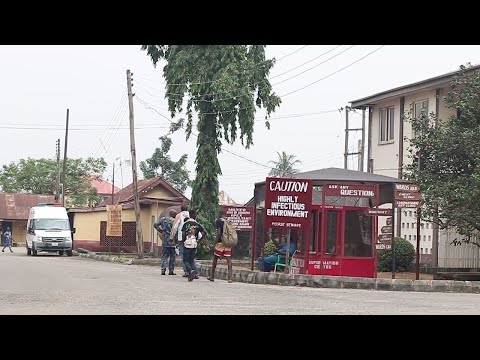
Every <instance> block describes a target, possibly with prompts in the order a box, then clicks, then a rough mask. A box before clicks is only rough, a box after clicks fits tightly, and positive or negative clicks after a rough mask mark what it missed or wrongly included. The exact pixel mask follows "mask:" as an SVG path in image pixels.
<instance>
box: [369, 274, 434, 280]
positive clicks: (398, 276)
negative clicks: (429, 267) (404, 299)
mask: <svg viewBox="0 0 480 360" xmlns="http://www.w3.org/2000/svg"><path fill="white" fill-rule="evenodd" d="M377 277H378V278H379V279H391V278H392V273H391V272H379V273H377ZM395 279H405V280H416V274H415V273H414V272H401V273H395ZM420 280H433V275H432V274H420Z"/></svg>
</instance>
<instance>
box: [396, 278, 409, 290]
mask: <svg viewBox="0 0 480 360" xmlns="http://www.w3.org/2000/svg"><path fill="white" fill-rule="evenodd" d="M391 281H392V290H395V291H413V280H407V279H392V280H391Z"/></svg>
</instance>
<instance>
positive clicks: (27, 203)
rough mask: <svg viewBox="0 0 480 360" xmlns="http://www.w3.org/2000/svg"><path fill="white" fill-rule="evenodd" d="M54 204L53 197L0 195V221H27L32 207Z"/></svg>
mask: <svg viewBox="0 0 480 360" xmlns="http://www.w3.org/2000/svg"><path fill="white" fill-rule="evenodd" d="M42 202H43V203H45V202H46V203H50V202H55V197H54V196H53V195H37V194H9V193H0V219H2V220H28V214H29V212H30V208H31V207H32V206H36V205H38V203H42Z"/></svg>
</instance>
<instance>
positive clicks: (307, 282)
mask: <svg viewBox="0 0 480 360" xmlns="http://www.w3.org/2000/svg"><path fill="white" fill-rule="evenodd" d="M74 255H75V256H79V257H84V258H89V259H93V260H98V261H106V262H112V263H120V264H124V265H149V266H159V264H160V259H125V258H121V257H118V256H108V255H97V254H95V253H92V252H90V251H87V252H84V251H82V252H75V253H74ZM199 271H200V275H202V276H210V275H211V272H212V266H211V265H205V264H199ZM215 278H217V279H221V280H227V278H228V272H227V269H226V268H224V267H221V268H217V269H216V271H215ZM233 281H235V282H243V283H248V284H263V285H279V286H304V287H315V288H335V289H364V290H386V291H418V292H451V293H474V294H480V281H457V280H403V279H381V278H376V279H371V278H357V277H346V276H324V275H298V274H283V273H265V272H258V271H250V270H245V269H241V270H235V269H234V270H233Z"/></svg>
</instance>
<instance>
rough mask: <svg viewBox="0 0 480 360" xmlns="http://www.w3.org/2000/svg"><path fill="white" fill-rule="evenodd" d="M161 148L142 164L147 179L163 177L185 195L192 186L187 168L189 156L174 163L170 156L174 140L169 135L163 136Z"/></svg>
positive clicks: (184, 156)
mask: <svg viewBox="0 0 480 360" xmlns="http://www.w3.org/2000/svg"><path fill="white" fill-rule="evenodd" d="M159 140H160V143H161V144H160V147H157V148H156V149H155V151H154V153H153V155H152V156H151V157H150V158H148V159H147V160H145V161H141V162H140V170H142V173H143V177H144V178H145V179H151V178H153V177H161V178H162V179H164V180H165V181H167V182H168V183H170V184H171V185H173V187H175V188H176V189H177V190H178V191H180V192H182V193H184V192H185V190H187V187H188V186H190V178H189V171H188V170H187V168H186V164H187V158H188V155H187V154H183V155H182V156H181V157H180V159H179V160H178V161H173V160H172V159H171V158H170V155H168V152H169V151H170V148H171V146H172V139H170V137H169V136H168V135H164V136H161V137H160V138H159Z"/></svg>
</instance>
